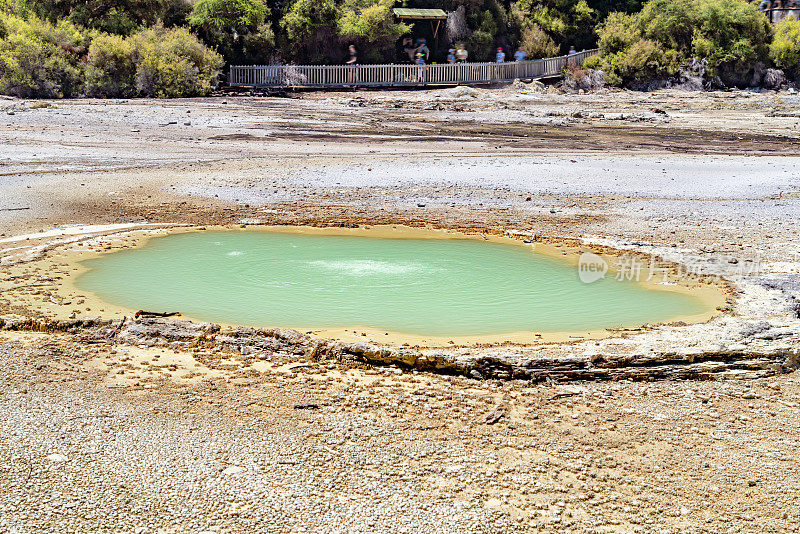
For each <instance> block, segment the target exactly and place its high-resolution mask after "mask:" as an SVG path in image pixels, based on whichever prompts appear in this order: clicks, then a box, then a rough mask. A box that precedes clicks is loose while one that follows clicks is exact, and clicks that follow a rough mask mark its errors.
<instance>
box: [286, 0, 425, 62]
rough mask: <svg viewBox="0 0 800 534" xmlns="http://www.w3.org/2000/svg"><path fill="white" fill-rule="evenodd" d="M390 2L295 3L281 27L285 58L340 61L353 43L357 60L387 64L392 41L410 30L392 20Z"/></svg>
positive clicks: (305, 0) (322, 0) (314, 0)
mask: <svg viewBox="0 0 800 534" xmlns="http://www.w3.org/2000/svg"><path fill="white" fill-rule="evenodd" d="M393 6H394V1H393V0H340V1H338V2H337V1H336V0H294V1H293V2H292V3H291V5H290V6H289V9H288V10H287V12H286V14H285V15H284V17H283V18H282V19H281V23H280V25H281V27H282V28H283V30H284V31H285V32H286V42H285V44H284V50H285V52H286V55H287V56H293V57H295V58H296V59H298V60H300V61H304V60H305V61H307V62H309V63H323V62H324V63H329V62H340V61H341V60H342V58H343V57H344V52H343V50H345V49H346V47H347V45H349V44H354V45H355V46H356V48H357V49H358V50H359V51H360V52H359V53H360V56H359V61H361V62H364V60H366V61H367V62H369V61H388V60H391V59H392V56H393V54H394V45H395V41H396V40H397V39H398V38H399V37H400V36H402V35H403V34H404V33H407V32H408V31H410V30H411V27H410V26H409V25H407V24H403V23H398V22H396V21H395V20H394V15H393V13H392V8H393Z"/></svg>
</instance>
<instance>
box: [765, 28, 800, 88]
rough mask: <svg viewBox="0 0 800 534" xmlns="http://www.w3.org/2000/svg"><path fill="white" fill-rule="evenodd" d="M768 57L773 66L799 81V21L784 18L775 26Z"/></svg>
mask: <svg viewBox="0 0 800 534" xmlns="http://www.w3.org/2000/svg"><path fill="white" fill-rule="evenodd" d="M769 56H770V58H771V59H772V61H774V62H775V65H777V66H778V67H780V68H782V69H784V70H785V71H786V72H787V74H789V75H791V76H794V77H795V79H797V80H800V21H798V20H796V19H794V18H785V19H783V20H782V21H781V22H779V23H778V24H777V25H776V26H775V37H774V38H773V40H772V44H771V45H770V47H769Z"/></svg>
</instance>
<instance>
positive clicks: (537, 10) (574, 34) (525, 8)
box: [512, 0, 627, 55]
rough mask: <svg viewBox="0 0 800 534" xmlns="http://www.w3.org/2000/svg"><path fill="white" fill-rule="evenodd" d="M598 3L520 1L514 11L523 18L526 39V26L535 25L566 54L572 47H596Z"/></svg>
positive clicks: (514, 13)
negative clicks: (596, 5) (596, 6)
mask: <svg viewBox="0 0 800 534" xmlns="http://www.w3.org/2000/svg"><path fill="white" fill-rule="evenodd" d="M594 4H595V2H592V5H591V6H590V5H589V3H588V2H587V1H586V0H577V1H576V0H517V2H516V3H515V4H514V6H513V9H512V14H513V15H514V16H515V18H517V19H519V20H518V21H517V24H519V25H520V26H521V28H522V30H523V37H522V39H523V41H524V40H525V31H526V29H527V28H530V27H534V26H535V27H538V28H540V29H541V31H543V32H544V33H546V34H547V36H549V37H550V39H551V40H553V42H555V43H558V44H559V49H560V51H561V52H562V53H566V52H567V50H568V49H569V47H570V46H575V47H576V49H578V50H580V49H582V48H593V47H594V45H595V41H596V34H595V26H596V24H597V20H598V14H597V12H596V11H595V10H594V8H593V7H592V6H593V5H594ZM626 5H627V4H626ZM553 55H557V54H553Z"/></svg>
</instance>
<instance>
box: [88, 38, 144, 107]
mask: <svg viewBox="0 0 800 534" xmlns="http://www.w3.org/2000/svg"><path fill="white" fill-rule="evenodd" d="M86 63H87V64H86V93H87V94H88V95H89V96H96V97H114V98H116V97H131V96H135V95H136V62H135V54H134V43H133V39H131V38H125V37H122V36H119V35H109V34H100V35H98V36H96V37H95V38H94V39H93V40H92V44H91V45H89V54H88V58H87V62H86Z"/></svg>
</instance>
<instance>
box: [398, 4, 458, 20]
mask: <svg viewBox="0 0 800 534" xmlns="http://www.w3.org/2000/svg"><path fill="white" fill-rule="evenodd" d="M393 11H394V14H395V16H396V17H397V18H399V19H414V20H446V19H447V13H445V12H444V11H442V10H441V9H412V8H409V7H396V8H394V9H393Z"/></svg>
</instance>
